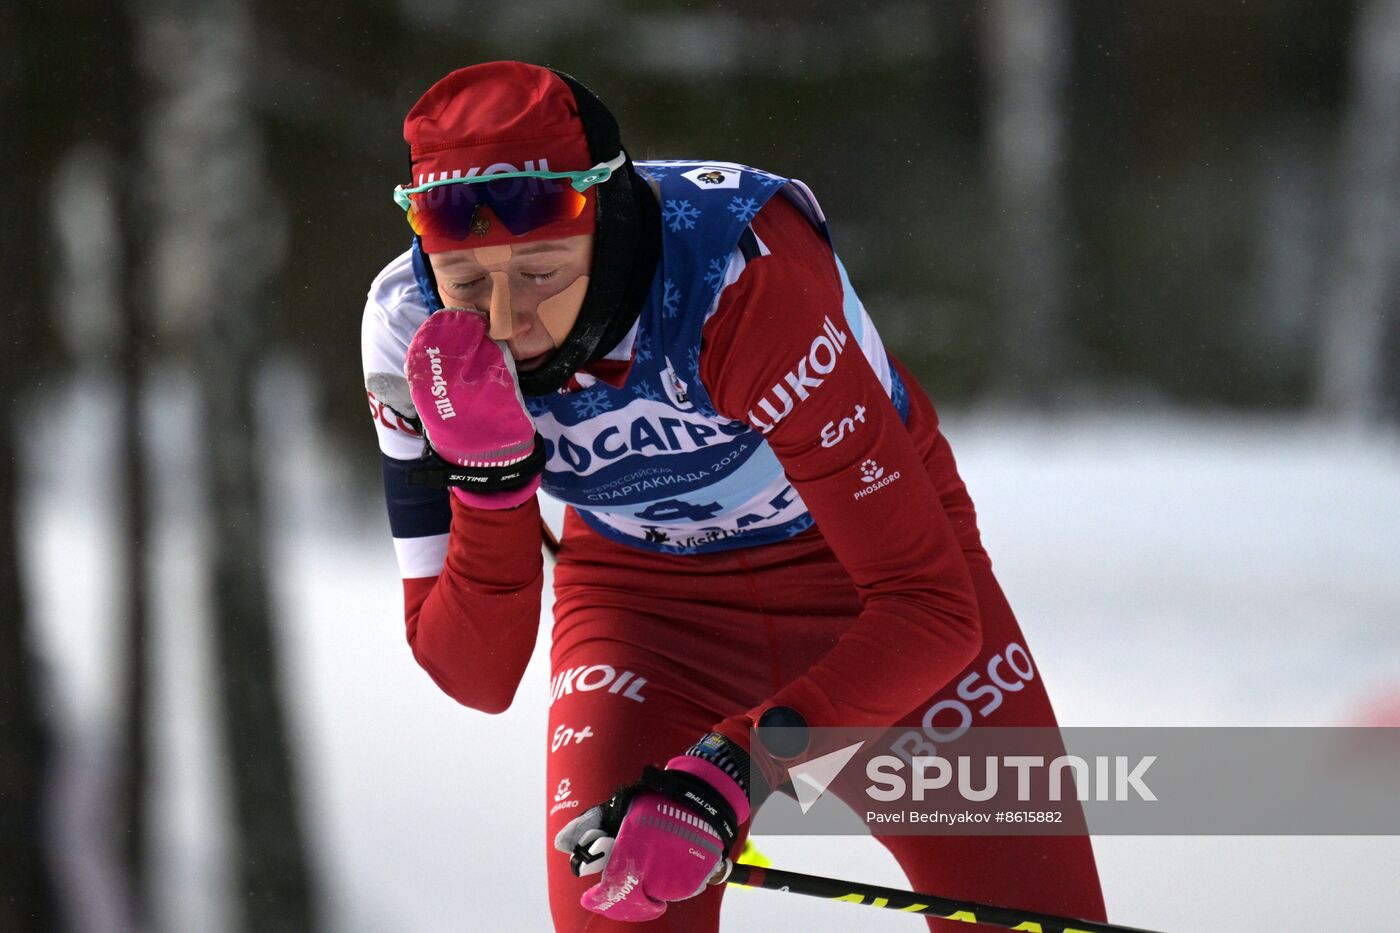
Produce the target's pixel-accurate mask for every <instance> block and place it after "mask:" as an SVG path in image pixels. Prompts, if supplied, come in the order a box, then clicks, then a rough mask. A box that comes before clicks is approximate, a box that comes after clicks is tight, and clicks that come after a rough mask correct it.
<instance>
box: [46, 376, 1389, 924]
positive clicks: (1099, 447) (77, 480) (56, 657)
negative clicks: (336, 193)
mask: <svg viewBox="0 0 1400 933" xmlns="http://www.w3.org/2000/svg"><path fill="white" fill-rule="evenodd" d="M100 388H101V387H100V386H93V385H84V386H81V387H78V388H75V389H74V390H73V391H72V393H71V394H70V395H69V396H68V401H67V403H66V404H64V405H61V406H57V407H56V410H58V411H60V412H66V413H67V416H66V417H65V418H64V419H62V420H60V422H59V423H58V424H57V425H56V426H52V425H51V427H52V431H51V432H50V433H48V434H47V435H46V436H45V437H43V438H35V439H34V444H33V447H32V449H30V451H29V455H28V458H27V459H28V467H29V470H30V474H29V482H30V488H31V489H34V490H35V495H34V497H33V498H32V499H31V505H30V508H29V510H28V512H27V514H26V516H25V521H26V523H27V528H28V531H29V533H30V538H29V540H30V541H31V542H33V543H34V548H33V550H32V551H31V552H30V553H29V554H28V567H29V570H30V574H31V577H30V578H31V581H32V583H33V585H34V603H35V606H36V609H37V611H38V623H39V627H40V644H39V646H38V647H39V648H40V649H41V653H42V656H43V657H44V659H45V660H46V661H47V663H48V665H49V667H50V671H51V674H52V683H53V688H54V699H55V702H56V711H57V713H58V721H59V723H60V724H61V725H62V727H63V728H64V729H65V731H66V734H67V736H68V738H67V740H66V742H65V748H66V749H67V753H68V757H67V758H66V760H67V761H68V762H69V763H70V764H76V765H77V766H78V767H80V768H81V767H87V766H88V765H89V764H90V763H91V762H93V761H96V760H99V759H100V737H101V736H102V735H103V734H104V733H106V732H107V731H108V730H110V729H111V728H112V726H113V725H114V723H115V714H114V711H113V710H112V708H111V702H110V699H109V697H110V695H111V690H112V675H113V665H114V661H115V659H116V658H117V657H119V653H118V648H119V646H118V645H117V644H116V643H115V641H114V638H113V636H112V633H111V632H110V631H109V623H108V620H107V612H106V606H107V604H108V603H109V602H110V601H111V600H112V599H113V598H114V596H115V594H116V589H115V587H114V581H113V579H112V574H111V570H110V568H109V566H108V561H107V555H108V554H109V553H110V549H111V547H112V545H113V540H112V519H111V516H110V513H109V502H108V498H107V495H106V493H105V490H104V486H103V480H102V477H101V470H100V463H99V462H98V461H99V459H100V458H96V457H92V456H88V455H86V454H84V455H78V454H77V452H79V451H91V450H95V449H101V445H103V444H105V443H108V442H110V437H109V436H108V435H109V434H110V432H109V431H108V429H107V428H106V427H105V421H106V412H107V410H108V409H107V407H106V403H105V402H104V401H102V398H101V396H102V393H101V391H100ZM160 388H161V389H163V390H164V391H162V393H161V394H162V396H164V397H166V398H170V399H172V401H170V402H169V403H167V404H163V405H162V406H161V411H160V414H159V416H158V417H153V418H152V430H153V432H154V434H155V436H156V437H157V438H158V440H157V444H156V447H157V449H158V450H159V451H160V456H159V463H158V470H159V476H158V479H159V489H160V491H159V496H160V502H161V508H162V513H163V515H164V516H165V517H164V518H163V519H162V521H161V522H160V525H159V528H158V538H159V557H160V560H159V580H158V586H157V593H158V594H159V597H158V603H159V605H158V610H159V619H158V621H157V625H158V632H159V636H160V658H161V663H160V666H159V675H160V680H159V686H158V691H157V702H158V706H159V710H160V723H159V726H158V729H159V736H160V739H161V747H162V749H163V752H162V759H161V761H160V763H159V771H158V775H157V780H156V786H155V789H154V799H155V800H157V801H158V804H159V809H160V814H161V819H160V828H159V847H158V855H159V863H160V869H161V873H162V876H163V879H164V882H165V884H164V892H165V893H164V895H163V899H162V903H161V908H162V914H163V916H164V918H165V920H166V923H165V928H166V929H168V930H179V931H185V930H201V931H208V933H219V931H221V930H223V929H225V928H226V923H225V920H224V918H225V916H226V913H225V909H226V906H227V904H226V901H225V900H223V898H224V895H223V894H222V893H221V887H220V881H221V879H223V878H224V876H225V872H226V861H225V859H224V857H223V853H222V849H221V840H222V839H223V832H222V824H223V819H224V815H223V811H222V809H221V807H222V804H221V803H220V799H221V797H220V789H219V788H220V786H221V781H222V777H221V771H220V768H219V766H218V754H219V753H218V751H217V748H216V747H215V745H214V743H213V741H212V740H211V739H210V737H209V736H210V727H211V725H212V722H213V705H212V704H213V702H214V697H213V690H212V688H211V687H210V683H211V679H212V671H211V666H210V659H209V653H208V648H207V646H206V644H205V641H204V634H203V632H204V629H203V626H204V624H205V622H204V617H203V615H202V611H201V608H200V607H201V600H202V597H203V594H204V592H205V588H204V587H205V585H204V583H203V581H202V580H201V579H200V577H199V575H198V568H199V566H200V564H199V560H198V556H199V552H200V547H201V542H202V541H203V536H204V531H203V530H202V529H201V528H200V527H199V525H198V523H197V522H195V521H193V520H192V518H191V516H193V515H196V514H197V511H196V510H195V503H196V502H197V488H196V487H195V484H193V482H192V479H191V478H192V477H194V476H197V471H196V470H195V469H194V468H195V466H196V463H195V461H194V460H193V459H192V458H191V455H190V454H189V453H188V452H187V451H185V450H184V449H183V447H182V444H181V439H182V438H184V437H188V436H190V434H191V432H192V429H193V424H194V420H193V419H194V413H193V410H192V409H191V408H190V407H189V401H188V393H185V392H182V391H181V387H180V385H179V384H177V383H162V385H161V386H160ZM266 391H267V392H268V393H269V394H271V395H277V396H279V402H278V404H277V405H276V406H275V407H276V409H277V410H278V411H279V412H280V417H278V418H277V419H276V420H275V421H270V423H269V426H268V428H267V431H266V437H265V438H264V441H263V442H264V443H265V445H266V446H267V449H268V450H269V451H274V450H276V451H284V452H285V454H284V456H283V462H282V464H281V465H280V466H279V467H278V468H277V469H275V470H273V471H272V472H271V473H270V476H269V478H270V479H271V480H272V481H273V482H274V491H273V493H272V498H273V500H274V504H275V507H276V519H275V527H276V531H277V533H276V536H275V541H274V543H273V545H272V547H271V550H270V552H269V554H268V555H266V560H267V564H268V566H269V567H270V568H271V569H272V571H273V572H274V579H275V584H276V588H277V596H278V601H279V606H280V607H281V609H282V618H283V624H282V628H281V637H282V643H283V646H284V648H285V651H284V655H283V660H284V662H285V671H284V673H285V679H286V683H287V686H288V689H287V695H288V696H289V698H290V699H291V701H292V709H293V716H294V721H293V727H294V730H295V734H294V739H295V741H296V743H297V747H298V749H299V751H300V753H301V758H300V769H301V779H302V788H303V798H304V801H305V804H306V810H307V814H308V817H309V820H308V822H309V828H310V831H311V835H312V841H311V844H312V849H313V852H314V854H315V856H316V858H317V860H318V863H319V869H320V873H321V878H322V880H323V882H324V894H325V900H324V904H323V910H324V913H325V915H326V916H327V917H328V919H329V921H330V924H329V926H330V928H332V929H334V930H336V931H345V933H386V931H387V933H398V931H405V933H410V931H411V933H439V931H441V933H447V931H476V930H492V931H494V930H503V931H516V930H521V931H528V930H545V929H547V928H548V911H547V907H546V903H545V899H544V897H543V893H542V892H543V890H544V858H545V853H544V840H543V806H542V805H541V800H542V794H543V793H544V787H543V774H544V754H545V745H544V722H545V712H546V689H547V672H546V670H545V666H544V663H543V662H544V652H543V651H542V650H541V651H540V652H539V653H537V655H536V658H535V661H534V662H533V663H532V665H531V667H530V668H529V670H528V671H527V673H526V675H525V683H524V684H523V686H522V688H521V691H520V694H519V698H518V700H517V702H516V705H515V706H514V707H513V708H512V709H511V710H510V711H509V712H507V713H506V714H504V715H502V716H498V717H487V716H483V715H480V714H476V713H472V712H470V711H467V710H463V709H461V708H460V707H457V706H456V705H455V704H454V703H453V702H452V701H451V700H449V699H447V698H446V697H445V696H443V695H441V694H439V693H438V691H437V689H436V688H435V687H434V686H433V684H432V683H431V681H430V680H429V679H428V678H427V676H426V675H424V674H423V673H422V672H420V671H419V670H418V669H417V667H416V666H415V664H414V662H413V659H412V657H411V656H410V654H409V652H408V649H407V646H406V645H405V643H404V640H403V634H402V621H401V610H400V590H399V584H398V579H397V574H396V570H395V564H394V556H393V550H392V548H391V546H390V542H389V536H388V530H387V524H386V522H385V520H384V517H383V508H382V504H381V503H380V501H379V500H378V498H377V496H375V495H369V496H368V497H367V496H366V494H365V493H364V491H362V490H361V491H355V490H352V488H351V486H350V484H349V483H348V482H347V479H346V477H347V473H346V471H344V469H343V468H338V467H336V466H335V464H336V463H338V462H340V461H341V460H344V459H345V458H357V457H363V458H372V457H373V456H374V452H373V449H372V440H371V438H370V432H369V428H368V425H367V426H366V437H365V442H364V444H363V445H362V446H361V447H359V448H357V449H355V450H353V451H348V452H347V451H329V450H325V449H322V448H320V447H318V446H317V444H316V442H315V439H314V436H308V435H307V434H306V433H305V432H304V431H303V430H302V429H301V428H300V427H299V426H298V422H299V421H300V416H302V415H304V414H305V413H306V412H307V411H309V406H308V405H307V402H306V395H305V391H304V388H303V387H302V386H301V384H300V383H299V382H298V381H297V380H296V379H292V378H288V377H285V376H284V377H274V378H272V379H271V380H270V381H269V385H268V386H267V388H266ZM269 407H272V406H269ZM945 430H946V433H947V434H948V436H949V438H950V440H951V442H952V445H953V449H954V451H955V452H956V453H957V455H958V457H959V461H960V464H961V467H962V471H963V475H964V476H965V477H966V478H967V480H968V484H969V487H970V489H971V491H972V494H973V496H974V498H975V500H976V501H977V503H978V506H979V511H980V514H981V520H982V527H983V529H984V537H985V539H986V542H987V546H988V549H989V551H990V553H991V554H992V557H993V560H994V562H995V564H996V567H997V570H998V574H999V576H1000V579H1001V581H1002V583H1003V586H1004V587H1005V589H1006V591H1007V593H1008V595H1009V596H1010V599H1011V602H1012V605H1013V606H1014V607H1015V608H1016V610H1017V613H1018V616H1019V618H1020V620H1021V623H1022V625H1023V626H1024V628H1025V630H1026V633H1027V637H1028V639H1029V640H1030V643H1031V645H1032V646H1033V647H1034V650H1035V652H1036V658H1037V661H1038V663H1039V666H1040V669H1041V671H1042V673H1043V674H1044V676H1045V678H1046V681H1047V683H1048V684H1049V685H1050V689H1051V694H1052V696H1053V698H1054V700H1055V702H1056V706H1057V709H1058V712H1059V714H1060V718H1061V721H1062V722H1063V723H1065V724H1067V725H1125V724H1143V725H1164V724H1187V725H1206V724H1226V725H1253V724H1258V725H1285V724H1306V725H1321V724H1329V723H1341V722H1345V721H1349V720H1350V719H1352V718H1353V717H1354V716H1355V715H1356V712H1357V710H1359V709H1360V708H1361V706H1362V705H1363V704H1364V703H1365V702H1366V701H1367V700H1368V699H1369V698H1374V697H1377V696H1381V695H1384V694H1385V693H1386V692H1387V691H1393V690H1395V689H1396V688H1397V687H1400V626H1397V625H1396V622H1397V620H1400V436H1397V434H1396V433H1395V432H1388V433H1386V432H1383V433H1371V434H1364V435H1363V434H1357V433H1347V432H1342V431H1337V430H1333V429H1329V428H1326V427H1324V426H1320V425H1317V424H1312V423H1307V422H1301V421H1293V420H1281V421H1259V420H1245V419H1241V418H1238V417H1205V416H1189V415H1178V414H1161V413H1158V414H1152V415H1144V414H1142V413H1137V412H1123V413H1109V414H1086V415H1079V416H1067V417H1060V418H1055V419H1052V420H1043V419H1030V418H1006V417H996V416H986V415H983V416H969V415H963V416H950V417H947V418H946V421H945ZM55 451H61V452H64V453H63V454H61V455H60V461H61V462H62V463H63V465H64V471H65V472H64V474H63V475H61V476H60V477H59V478H58V479H54V478H53V477H51V476H50V475H49V474H47V473H46V470H45V468H46V466H47V465H51V464H52V463H53V462H54V460H53V458H54V452H55ZM74 471H76V474H77V475H74ZM543 630H547V626H545V627H542V631H543ZM541 647H543V646H541ZM93 784H94V781H93V779H91V778H90V777H89V778H88V779H87V780H81V779H79V780H73V781H70V782H68V784H66V785H65V787H66V788H67V790H66V793H68V794H70V795H72V796H71V798H70V799H71V801H72V802H73V806H72V807H71V808H70V811H69V813H68V814H67V819H68V822H67V824H66V825H67V828H66V829H65V830H64V831H65V832H67V833H69V834H70V835H69V836H66V837H65V838H67V839H69V840H71V839H72V835H71V834H73V833H77V832H81V831H82V824H81V821H82V820H84V819H91V818H93V816H94V814H93V813H92V812H91V811H92V808H93V807H94V804H92V803H91V800H92V799H93V795H94V793H95V791H94V788H93ZM99 815H100V814H99ZM759 842H760V844H761V846H762V848H763V849H764V850H765V852H766V853H767V854H768V855H770V856H771V857H772V858H773V861H774V863H775V864H776V865H778V866H780V867H788V868H791V869H793V870H797V871H810V872H813V873H817V874H827V875H834V876H844V877H850V878H854V879H861V880H866V881H869V882H873V883H876V884H884V885H889V886H901V885H902V884H903V878H902V876H901V875H900V873H899V871H898V869H897V868H896V866H895V865H894V862H893V860H892V859H890V858H889V857H888V856H887V855H886V854H885V853H884V851H883V850H881V849H880V848H879V847H878V846H877V845H876V844H875V843H874V842H873V841H872V840H869V839H861V838H849V837H846V838H832V839H817V840H813V839H808V838H803V839H794V838H780V837H767V838H763V839H761V840H759ZM1095 846H1096V849H1097V852H1098V854H1099V861H1100V870H1101V873H1102V876H1103V881H1104V888H1105V893H1106V896H1107V899H1108V903H1109V909H1110V912H1111V916H1112V917H1113V919H1115V920H1117V921H1118V922H1122V923H1127V924H1131V925H1135V926H1143V927H1149V928H1154V929H1161V930H1166V931H1173V933H1176V931H1225V930H1229V931H1239V933H1247V931H1294V930H1297V931H1303V930H1343V929H1370V928H1373V926H1374V922H1375V918H1376V917H1377V916H1378V915H1380V914H1381V911H1382V909H1383V908H1384V907H1386V906H1387V905H1389V904H1390V903H1391V902H1392V901H1393V889H1394V878H1395V876H1396V873H1397V871H1400V838H1393V837H1376V838H1336V837H1326V838H1288V837H1249V838H1205V837H1177V838H1143V837H1100V838H1098V839H1096V840H1095ZM68 851H69V853H70V854H69V855H68V856H67V857H66V859H67V861H66V864H67V867H68V869H69V870H70V871H72V872H74V876H75V877H77V878H78V879H80V882H79V883H80V884H81V885H83V887H84V890H85V892H86V897H85V899H84V903H85V904H86V905H87V907H86V908H85V911H86V912H85V913H84V914H83V915H82V921H83V929H84V931H85V933H87V931H91V933H101V931H102V930H106V929H116V928H117V923H116V922H115V918H114V917H113V916H112V915H111V907H110V905H111V897H110V896H109V894H108V893H106V892H108V891H109V888H110V885H109V883H108V882H107V880H106V879H105V876H104V874H103V872H102V870H101V865H100V861H96V860H93V859H91V858H89V857H85V856H82V855H77V854H73V853H75V852H78V851H79V847H70V848H69V850H68ZM947 893H948V894H950V895H953V896H955V895H956V892H947ZM726 925H727V928H730V929H734V930H753V929H773V928H778V927H779V926H780V925H781V926H782V927H783V928H788V929H802V930H811V931H819V930H830V931H848V930H852V929H862V930H864V929H881V930H883V929H889V930H915V929H922V925H921V924H920V923H919V922H918V921H916V920H913V919H910V918H909V917H906V916H900V915H894V914H886V913H883V912H880V911H875V910H868V909H862V908H857V907H852V906H848V905H833V904H828V903H824V902H820V901H815V900H810V899H806V898H801V897H797V896H793V895H786V894H779V893H771V892H765V891H733V892H731V893H730V895H729V897H728V903H727V906H726Z"/></svg>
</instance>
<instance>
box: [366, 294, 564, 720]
mask: <svg viewBox="0 0 1400 933" xmlns="http://www.w3.org/2000/svg"><path fill="white" fill-rule="evenodd" d="M377 284H378V283H377ZM386 292H388V293H389V294H390V295H391V296H392V295H393V292H392V291H391V290H388V289H384V288H377V289H376V293H372V294H371V296H370V300H369V302H368V304H367V305H366V308H365V318H364V329H363V334H362V340H363V353H364V365H365V372H366V374H367V375H369V374H371V373H385V372H387V373H395V372H401V371H402V369H403V360H404V356H405V353H406V351H407V347H408V334H411V333H412V331H411V330H408V329H406V328H404V327H397V328H396V327H394V326H392V325H391V324H390V320H391V319H390V317H389V314H390V312H389V310H388V308H387V307H386V306H385V304H384V302H382V301H380V300H377V299H378V296H380V295H383V294H385V293H386ZM401 332H403V333H401ZM369 404H370V415H371V417H372V418H373V419H374V422H375V428H376V432H377V434H378V439H379V447H380V453H381V459H382V465H383V474H384V493H385V502H386V504H387V506H388V510H389V526H390V530H391V532H392V534H393V537H394V550H395V552H396V553H397V555H398V560H399V568H400V574H401V576H402V578H403V597H404V622H405V626H406V633H407V637H408V643H409V645H410V647H411V648H412V651H413V656H414V658H415V659H416V660H417V661H418V663H419V664H420V665H421V666H422V667H423V669H424V670H425V671H427V672H428V674H429V676H431V677H432V678H433V681H434V682H435V683H436V684H437V685H438V686H439V687H440V688H442V690H443V691H444V692H445V693H447V694H448V695H449V696H451V697H452V698H453V699H455V700H457V701H458V702H459V703H462V704H463V705H465V706H469V707H472V708H474V709H479V710H482V711H484V712H488V713H498V712H501V711H503V710H504V709H506V708H507V707H508V706H509V705H510V703H511V700H512V699H513V697H514V696H515V690H516V688H517V686H518V685H519V683H520V678H521V675H522V674H523V673H524V671H525V665H526V664H527V663H528V662H529V660H530V655H531V653H532V652H533V650H534V647H535V636H536V632H537V631H538V628H539V618H540V590H541V586H542V563H541V557H540V530H539V528H540V526H539V521H540V518H539V505H538V503H537V502H536V501H535V500H534V499H533V497H532V498H531V499H530V500H529V501H528V502H526V503H525V504H524V505H521V506H520V507H519V508H514V509H477V508H472V507H470V506H468V505H466V504H464V503H462V502H460V501H457V499H456V497H454V496H450V495H449V494H448V492H447V490H445V489H433V488H426V487H423V486H417V485H412V484H410V483H409V482H408V470H409V469H410V468H411V467H413V466H418V465H421V464H420V463H419V461H418V458H419V456H420V455H421V453H422V449H423V439H422V436H421V434H420V433H419V432H418V429H417V426H416V424H415V423H414V422H413V421H411V420H409V419H406V418H404V417H402V416H401V415H400V414H398V413H397V412H395V411H394V410H393V409H392V408H390V407H388V406H386V405H385V404H384V403H383V402H381V401H380V400H379V399H377V398H375V396H374V394H373V393H371V394H370V396H369Z"/></svg>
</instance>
